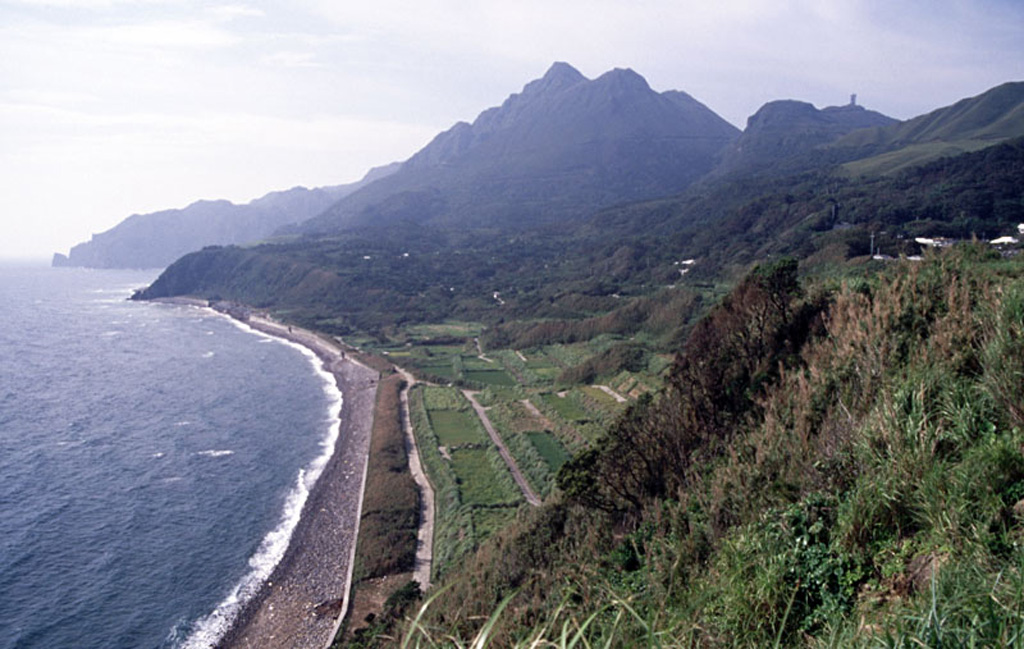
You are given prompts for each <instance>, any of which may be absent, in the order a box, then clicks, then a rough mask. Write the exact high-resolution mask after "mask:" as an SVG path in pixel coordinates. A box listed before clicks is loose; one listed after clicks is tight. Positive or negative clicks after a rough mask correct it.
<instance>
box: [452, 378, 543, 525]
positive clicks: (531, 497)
mask: <svg viewBox="0 0 1024 649" xmlns="http://www.w3.org/2000/svg"><path fill="white" fill-rule="evenodd" d="M462 394H464V395H466V398H467V399H469V402H470V403H471V404H473V410H475V411H476V416H477V417H479V418H480V422H481V423H482V424H483V425H484V428H485V429H487V434H488V435H490V436H491V441H492V442H494V445H495V446H497V447H498V453H500V454H501V459H503V460H505V464H507V465H508V470H509V471H510V472H511V473H512V479H513V480H515V481H516V484H517V485H519V490H520V491H522V492H523V497H524V498H526V502H528V503H530V504H531V505H533V506H534V507H539V506H540V504H541V501H540V498H538V497H537V494H535V493H534V492H533V489H531V488H530V484H529V483H528V482H527V481H526V478H524V477H523V474H522V472H521V471H519V466H518V465H517V464H516V461H515V459H513V457H512V454H511V453H509V452H508V448H507V447H506V446H505V442H503V441H502V440H501V435H499V434H498V431H496V430H494V426H493V425H491V420H490V418H489V417H488V416H487V411H486V410H485V409H484V407H483V406H481V405H480V402H479V401H477V400H476V394H477V393H476V392H472V391H470V390H463V391H462Z"/></svg>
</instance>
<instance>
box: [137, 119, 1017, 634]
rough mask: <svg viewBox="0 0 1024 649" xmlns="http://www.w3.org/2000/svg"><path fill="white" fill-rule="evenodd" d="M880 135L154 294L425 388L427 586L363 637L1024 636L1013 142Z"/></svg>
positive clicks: (328, 250)
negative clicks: (184, 296)
mask: <svg viewBox="0 0 1024 649" xmlns="http://www.w3.org/2000/svg"><path fill="white" fill-rule="evenodd" d="M933 127H934V128H935V129H938V130H940V131H942V132H944V133H945V132H946V131H948V130H949V126H948V123H946V122H941V121H938V122H935V123H934V124H932V126H929V128H933ZM893 132H895V131H893ZM979 133H980V134H981V135H984V134H985V132H984V129H983V130H982V131H979ZM861 136H863V133H862V134H861ZM858 137H860V136H858ZM878 137H879V138H880V139H878V141H877V142H874V141H871V142H860V141H859V140H856V138H854V139H852V140H847V141H846V142H845V144H843V147H845V149H844V150H843V151H838V152H837V151H836V150H831V149H820V150H815V151H812V152H810V153H808V154H807V155H808V156H809V157H807V158H805V159H801V160H795V158H794V160H791V161H790V162H792V163H793V164H787V165H782V166H781V167H780V168H781V169H788V170H790V171H793V172H795V173H790V172H785V173H787V174H789V175H783V173H782V172H780V171H779V169H766V170H765V171H763V172H762V173H760V175H749V174H748V175H745V176H740V175H734V176H730V177H724V178H717V179H710V180H708V181H707V182H705V183H703V184H701V185H699V186H697V187H695V188H693V189H691V190H690V191H688V192H686V193H684V194H681V195H678V196H673V197H666V198H661V199H658V200H655V201H647V202H644V203H633V204H625V205H621V206H619V207H616V208H614V209H609V210H605V211H603V212H600V213H597V214H592V215H590V216H589V217H588V218H583V219H577V220H573V221H572V222H567V223H551V224H549V225H538V226H537V227H534V228H532V229H527V228H516V227H514V226H513V225H506V224H492V225H489V226H487V227H483V226H480V227H472V228H459V227H446V226H445V225H444V222H443V219H441V220H437V219H435V221H436V223H439V225H434V226H431V227H427V226H426V225H424V224H423V223H422V222H419V221H416V220H414V219H411V218H410V219H409V220H408V221H407V222H402V223H401V224H400V225H399V226H395V225H390V226H389V225H382V226H380V227H367V228H365V229H363V230H349V231H347V232H345V233H344V235H340V234H339V235H337V236H320V237H316V238H296V239H294V240H291V241H288V242H282V243H277V244H274V245H263V246H256V247H252V248H247V249H240V248H217V249H207V250H204V251H201V252H199V253H196V254H194V255H191V256H189V257H186V258H184V259H182V260H181V261H179V262H178V263H177V264H175V266H173V267H172V268H170V269H169V270H168V272H167V273H165V275H164V276H163V277H162V278H161V279H160V280H159V281H158V282H157V283H155V284H154V286H153V287H152V288H151V289H150V293H149V294H148V296H150V297H154V296H159V295H163V294H181V293H188V294H194V295H201V296H204V297H224V298H229V299H236V300H240V301H244V302H246V303H249V304H253V305H255V306H257V307H259V308H266V309H271V310H273V311H274V312H275V313H276V314H278V315H279V316H281V317H283V318H287V319H289V320H291V321H295V322H298V323H301V324H305V325H307V326H310V327H312V328H315V329H319V330H322V331H325V332H327V333H331V334H334V335H339V336H344V337H345V339H346V341H347V342H348V343H349V344H353V345H357V346H358V347H359V348H361V349H362V350H363V351H364V352H365V353H367V354H373V355H377V356H379V357H381V358H384V357H386V358H388V359H390V360H393V361H394V362H396V363H399V364H400V365H402V366H403V367H406V368H408V369H409V370H410V371H412V372H414V373H415V374H416V376H417V378H418V379H420V380H425V381H428V382H431V383H433V384H434V385H422V384H421V385H420V386H418V387H417V388H415V389H414V390H413V391H412V399H411V401H412V403H411V406H412V421H413V425H414V429H415V433H416V436H417V439H418V442H419V446H420V449H421V454H422V456H423V462H424V465H425V468H426V470H427V472H428V473H429V475H430V477H431V480H432V482H433V484H434V487H435V489H436V507H437V512H436V516H437V527H436V529H435V539H434V541H435V544H434V550H435V556H434V560H435V561H434V574H433V578H434V581H435V583H437V582H438V581H440V582H441V584H440V586H437V587H435V588H436V590H435V592H433V593H431V597H430V599H429V600H427V601H426V602H421V601H419V600H418V599H417V593H416V592H415V591H414V589H412V588H411V587H409V588H403V589H401V591H400V592H401V595H396V598H397V599H396V600H395V601H394V602H392V604H393V605H392V604H389V605H388V606H387V607H384V608H382V609H381V610H385V609H386V610H387V611H388V612H387V613H386V614H385V615H382V616H381V617H380V618H379V619H378V622H379V624H376V625H375V630H374V631H373V633H387V634H390V635H389V637H392V638H401V637H404V638H405V640H406V646H408V645H410V644H412V645H416V646H435V645H440V644H455V645H460V646H461V645H470V644H472V645H473V646H485V645H487V644H489V643H490V644H495V645H497V646H514V645H517V644H518V645H521V646H547V645H549V644H554V645H557V646H570V645H572V646H576V645H579V646H591V645H597V644H600V645H602V646H644V645H649V646H654V645H657V646H683V645H685V646H702V647H720V646H752V647H754V646H756V647H761V646H829V647H839V646H843V647H846V646H853V647H858V646H864V647H868V646H872V647H874V646H885V647H909V646H936V647H938V646H1006V645H1013V644H1019V643H1020V642H1021V640H1019V638H1020V637H1021V636H1020V633H1021V632H1022V631H1024V618H1022V617H1021V615H1022V608H1021V603H1020V602H1021V601H1022V598H1021V595H1022V589H1024V574H1022V572H1021V571H1022V569H1024V545H1022V543H1024V454H1022V452H1021V449H1022V448H1024V432H1022V431H1024V400H1022V399H1024V396H1022V394H1024V393H1022V392H1021V389H1020V388H1021V381H1022V370H1021V368H1022V367H1024V342H1022V341H1024V288H1022V287H1024V283H1022V281H1021V278H1022V275H1024V266H1022V263H1024V262H1021V261H1020V258H1019V257H1016V256H1015V254H1016V253H1017V252H1018V250H1017V249H1013V247H1011V249H1010V250H1007V251H1005V256H1003V255H1002V254H1000V252H999V251H998V250H997V249H995V248H993V247H991V246H988V245H987V244H984V243H978V242H977V241H975V242H973V243H972V242H971V240H976V239H979V238H984V239H987V238H992V237H995V236H999V235H1005V234H1010V233H1016V230H1017V224H1018V223H1022V222H1024V193H1022V186H1021V181H1020V179H1021V178H1022V177H1024V140H1015V141H1008V142H1005V143H1003V144H1000V145H998V146H990V147H987V148H984V149H983V150H979V151H975V152H972V153H966V154H963V155H959V156H957V157H949V158H941V159H938V160H935V161H932V162H930V163H928V164H925V165H921V166H907V165H908V164H909V162H911V161H914V160H919V159H920V158H919V156H920V155H924V154H927V155H929V156H931V155H932V154H934V153H935V151H934V150H929V151H922V150H920V148H919V149H916V150H909V149H906V150H896V151H894V150H892V147H891V146H890V145H892V142H889V141H888V140H885V138H882V136H881V135H878ZM972 137H973V136H972ZM968 139H970V138H968ZM961 144H962V143H961ZM893 146H894V145H893ZM917 146H918V147H922V146H925V144H924V143H917ZM973 146H974V145H973V144H971V145H964V147H963V148H966V149H970V148H973ZM858 147H861V148H862V149H863V151H862V152H868V153H871V154H872V155H873V154H882V157H880V158H874V159H871V160H868V159H866V158H864V157H860V158H858V157H857V156H856V155H854V153H851V151H852V150H853V149H857V148H858ZM865 155H867V153H865ZM851 160H852V161H853V162H852V163H851ZM858 160H859V161H860V162H859V163H858ZM811 162H815V163H816V164H810V163H811ZM840 162H845V163H850V164H846V165H845V166H844V167H838V166H834V165H835V164H837V163H840ZM797 163H799V164H797ZM858 164H859V166H858ZM801 170H802V171H801ZM867 172H870V173H880V172H884V173H885V174H886V175H875V176H868V177H860V176H859V175H858V174H860V173H867ZM414 198H415V197H405V198H403V200H402V201H400V202H401V203H402V205H400V206H398V207H400V208H402V210H405V211H410V210H411V211H415V210H414V207H415V205H414V203H415V200H413V199H414ZM427 198H430V197H427ZM406 199H408V200H406ZM437 199H438V197H433V199H432V200H433V202H431V203H430V205H429V206H428V207H429V208H430V209H434V208H438V205H440V203H439V202H438V200H437ZM392 207H395V206H392ZM438 209H440V208H438ZM538 209H539V210H541V212H543V208H538ZM541 212H539V213H537V214H534V215H532V217H533V219H534V221H535V222H536V223H547V222H549V219H546V218H545V214H544V213H541ZM410 214H411V212H410ZM432 214H433V213H432ZM436 216H439V214H433V216H431V218H433V217H436ZM478 225H479V224H478ZM919 237H948V238H951V239H957V240H959V243H958V244H957V245H956V246H955V247H952V248H950V249H948V250H944V251H942V250H933V249H931V248H930V247H929V246H927V244H924V245H923V244H921V243H919V242H916V241H915V239H916V238H919ZM919 255H922V256H923V257H924V259H923V260H921V261H911V260H910V259H914V258H917V257H918V256H919ZM598 385H607V386H610V387H611V388H612V389H613V390H615V391H617V392H618V393H619V394H622V395H625V396H626V402H625V403H619V401H618V400H617V399H615V398H613V397H611V396H609V395H608V394H607V393H605V392H603V391H601V390H599V389H598V387H597V386H598ZM462 389H472V390H478V391H479V394H478V396H477V398H478V400H479V401H480V403H481V404H483V405H484V407H486V408H488V409H489V410H488V412H489V416H490V418H491V419H492V421H493V422H494V424H495V426H496V428H497V431H498V433H499V434H500V435H501V437H502V438H503V439H504V442H505V444H506V446H507V447H508V448H509V449H510V452H511V453H512V455H513V457H514V459H515V461H516V462H517V464H519V466H520V469H521V470H522V472H523V474H524V475H525V476H526V479H527V481H528V482H530V484H531V485H533V487H534V489H535V490H536V491H537V492H538V493H541V494H543V495H544V496H545V498H546V500H545V503H544V504H543V506H541V507H536V508H534V507H531V506H527V505H525V504H523V499H522V498H521V497H520V493H519V491H518V489H517V487H516V485H515V484H514V483H513V482H512V479H511V477H510V475H509V472H508V471H507V469H506V466H505V464H504V462H503V461H502V459H501V458H500V457H499V456H498V454H497V452H496V450H495V449H494V447H493V446H492V444H491V442H490V439H489V437H488V436H487V435H486V434H485V432H484V431H483V429H482V428H481V425H480V422H479V421H478V420H477V417H476V414H475V413H474V412H473V411H472V410H471V409H470V408H469V404H468V403H467V402H466V400H465V398H464V397H463V395H462V394H461V393H460V390H462ZM392 419H393V418H392ZM396 458H397V456H396ZM396 461H397V459H396ZM396 466H397V465H396ZM397 493H400V492H396V494H397ZM373 511H375V512H376V511H380V512H381V514H380V515H381V520H384V519H385V515H384V513H383V512H385V511H386V508H376V509H374V510H373ZM374 515H376V514H374ZM388 515H390V514H388ZM402 520H404V519H402ZM370 525H371V526H372V523H371V524H370ZM381 533H384V532H383V531H382V532H381ZM406 537H407V535H406ZM403 538H404V537H403ZM389 552H390V550H389V551H388V552H384V553H383V554H382V556H381V557H379V558H377V559H372V557H370V555H369V554H368V555H367V556H368V560H367V563H366V564H365V565H366V566H367V567H366V568H365V570H367V571H370V570H372V569H371V568H370V567H369V566H370V565H371V564H376V563H381V564H386V563H388V561H389V559H388V558H387V556H386V555H388V553H389ZM371 559H372V560H371ZM399 563H401V562H399ZM395 565H398V564H395ZM361 566H362V564H361ZM360 570H364V568H363V567H361V568H360ZM367 574H369V573H367ZM417 607H418V608H417ZM371 635H372V634H371Z"/></svg>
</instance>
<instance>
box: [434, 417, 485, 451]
mask: <svg viewBox="0 0 1024 649" xmlns="http://www.w3.org/2000/svg"><path fill="white" fill-rule="evenodd" d="M428 414H429V416H430V425H431V427H432V428H433V429H434V434H435V435H437V439H438V441H439V442H440V443H441V445H442V446H447V447H449V448H454V447H456V446H462V445H464V444H480V443H482V442H485V441H487V440H486V439H485V438H484V435H483V433H481V432H480V426H479V425H478V424H477V423H476V417H475V416H474V415H473V413H471V412H468V411H464V410H461V411H460V410H429V411H428Z"/></svg>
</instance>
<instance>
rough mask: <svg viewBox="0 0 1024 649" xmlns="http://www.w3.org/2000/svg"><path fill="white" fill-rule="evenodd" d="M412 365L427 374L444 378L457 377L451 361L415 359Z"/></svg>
mask: <svg viewBox="0 0 1024 649" xmlns="http://www.w3.org/2000/svg"><path fill="white" fill-rule="evenodd" d="M411 365H412V367H413V368H414V369H417V370H419V371H421V372H423V373H425V374H432V375H434V376H439V377H441V378H444V379H450V380H454V379H455V370H454V369H453V368H452V364H451V363H450V362H442V363H425V362H423V361H415V362H413V363H411Z"/></svg>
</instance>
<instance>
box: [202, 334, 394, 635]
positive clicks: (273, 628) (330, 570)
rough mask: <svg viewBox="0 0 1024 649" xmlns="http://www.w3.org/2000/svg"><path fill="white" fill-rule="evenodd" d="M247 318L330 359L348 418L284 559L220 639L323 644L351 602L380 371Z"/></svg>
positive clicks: (313, 339) (317, 341)
mask: <svg viewBox="0 0 1024 649" xmlns="http://www.w3.org/2000/svg"><path fill="white" fill-rule="evenodd" d="M248 324H249V325H250V326H252V327H254V328H256V329H259V330H261V331H264V332H266V333H270V334H272V335H275V336H281V337H283V338H288V339H290V340H293V341H294V342H297V343H299V344H302V345H304V346H306V347H309V348H310V349H312V350H313V351H314V352H316V353H317V355H318V356H320V358H321V359H323V360H324V362H325V366H326V367H327V368H329V369H330V370H331V372H332V373H333V374H334V376H335V378H336V380H337V381H338V387H339V388H340V390H341V392H342V395H343V399H344V400H343V405H342V410H341V420H342V422H341V430H340V434H339V436H338V441H337V446H336V448H335V452H334V455H333V456H332V458H331V460H330V462H328V464H327V466H326V467H325V469H324V472H323V473H322V474H321V476H320V479H319V480H318V481H317V483H316V485H315V486H314V488H313V491H312V493H310V496H309V499H308V500H307V502H306V505H305V508H304V509H303V512H302V518H301V520H300V522H299V524H298V526H297V527H296V529H295V532H294V534H293V535H292V539H291V543H290V544H289V546H288V550H287V552H286V553H285V555H284V558H283V559H282V560H281V563H280V564H278V566H277V568H276V569H275V570H274V572H273V574H272V575H271V577H270V579H269V580H268V581H267V583H266V584H264V585H263V587H262V588H261V589H260V591H259V593H258V594H257V596H256V597H255V598H253V600H252V601H251V602H250V603H249V605H248V606H247V607H246V608H245V609H244V610H243V611H242V613H241V614H240V615H239V617H238V619H237V620H236V621H235V624H234V626H233V627H232V628H231V630H230V631H229V632H228V633H227V634H226V635H225V637H224V638H223V639H222V640H221V642H220V644H219V645H218V646H220V647H261V648H272V647H288V648H290V649H294V648H303V647H323V646H325V645H326V644H327V643H329V642H330V640H331V639H332V637H333V634H334V632H335V630H336V629H337V624H338V619H339V616H341V615H342V614H343V612H344V610H345V608H346V606H347V603H348V594H349V589H350V585H351V584H350V582H351V575H352V565H351V563H352V557H353V555H354V551H355V543H356V537H357V534H358V523H359V517H360V510H361V506H362V493H363V484H364V480H365V473H366V459H367V454H368V452H369V442H370V432H371V429H372V424H373V409H374V402H375V399H376V392H377V379H378V374H377V372H376V371H374V370H372V369H369V368H367V367H364V366H362V365H359V364H357V363H355V362H353V361H351V360H348V359H346V358H345V357H344V354H343V352H342V351H341V350H340V349H339V348H337V347H336V346H335V345H333V344H332V343H330V342H328V341H326V340H324V339H322V338H319V337H317V336H315V335H314V334H312V333H311V332H308V331H305V330H301V329H298V328H294V329H293V328H290V327H287V326H284V325H280V324H277V323H275V322H272V321H269V320H265V319H261V318H255V317H254V318H250V319H248Z"/></svg>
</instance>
